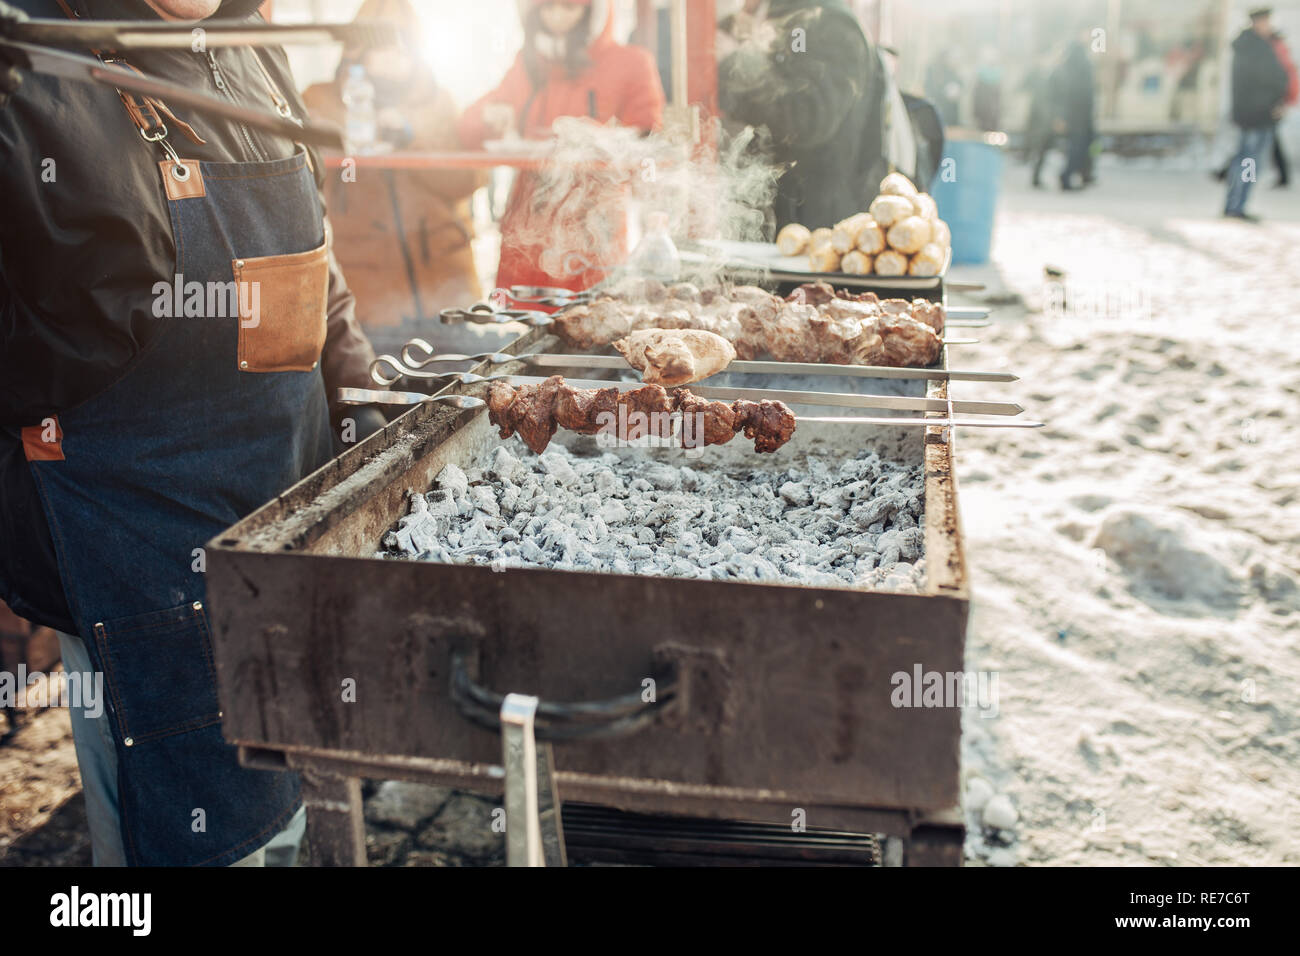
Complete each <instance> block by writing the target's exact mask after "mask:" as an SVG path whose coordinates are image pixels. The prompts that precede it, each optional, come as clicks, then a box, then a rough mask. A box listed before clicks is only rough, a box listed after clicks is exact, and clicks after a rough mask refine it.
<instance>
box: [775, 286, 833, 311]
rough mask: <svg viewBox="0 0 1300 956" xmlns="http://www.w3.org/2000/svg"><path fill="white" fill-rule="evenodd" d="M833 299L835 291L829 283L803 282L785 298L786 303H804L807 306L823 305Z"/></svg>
mask: <svg viewBox="0 0 1300 956" xmlns="http://www.w3.org/2000/svg"><path fill="white" fill-rule="evenodd" d="M833 298H835V289H834V287H833V286H831V284H830V283H829V282H805V283H804V284H803V285H801V286H798V287H797V288H796V289H795V290H794V291H793V292H791V293H790V294H789V295H788V296H786V297H785V300H786V301H787V302H805V303H807V304H808V305H825V304H826V303H827V302H829V301H830V300H831V299H833Z"/></svg>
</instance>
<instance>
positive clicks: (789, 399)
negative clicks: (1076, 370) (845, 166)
mask: <svg viewBox="0 0 1300 956" xmlns="http://www.w3.org/2000/svg"><path fill="white" fill-rule="evenodd" d="M421 377H423V378H426V379H442V380H446V381H447V382H449V383H451V382H455V383H458V384H461V385H479V384H482V383H484V382H509V383H510V384H511V385H540V384H542V383H543V382H545V381H546V379H545V378H538V377H535V376H530V375H490V376H483V375H475V374H473V373H472V372H447V373H444V374H437V373H431V372H425V373H422V374H421ZM565 384H567V385H571V386H573V387H574V388H593V389H601V388H617V389H618V390H619V391H623V392H625V391H629V390H631V389H636V388H641V387H642V386H643V385H644V384H645V383H644V382H608V381H601V380H592V379H566V380H565ZM685 387H688V388H689V389H690V391H691V394H693V395H695V396H697V397H699V398H707V399H718V400H721V401H735V400H737V399H740V400H746V401H751V402H762V401H772V402H785V403H786V404H788V405H828V406H832V407H843V408H888V409H893V410H896V411H910V412H947V413H948V415H949V417H950V418H951V417H952V413H953V412H965V413H968V414H971V415H1019V414H1020V413H1021V412H1023V411H1024V409H1023V408H1022V407H1021V406H1019V405H1017V404H1015V403H1014V402H953V401H945V400H944V399H938V398H908V397H903V396H897V395H853V394H848V393H843V392H801V391H785V390H780V389H768V388H717V387H714V386H708V385H698V384H692V385H690V386H685ZM348 391H349V392H350V393H355V394H358V395H359V394H363V393H368V394H375V395H412V394H414V395H416V396H419V400H420V401H423V395H422V394H421V393H419V392H414V393H412V392H382V391H377V390H371V389H349V390H348ZM340 400H344V398H343V395H342V393H340ZM376 401H382V399H376ZM362 404H364V403H362ZM387 404H394V405H402V404H407V402H405V401H401V400H399V401H391V402H387Z"/></svg>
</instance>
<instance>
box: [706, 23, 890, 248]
mask: <svg viewBox="0 0 1300 956" xmlns="http://www.w3.org/2000/svg"><path fill="white" fill-rule="evenodd" d="M795 31H802V32H801V33H796V32H795ZM730 36H731V40H730V41H728V42H727V45H723V43H722V42H721V41H723V40H725V39H726V38H727V37H728V34H726V33H720V34H719V40H720V44H719V49H718V54H719V56H720V57H721V63H720V64H719V67H718V100H719V104H720V106H721V107H722V111H723V112H724V113H725V114H726V115H727V117H728V118H729V119H731V120H734V121H736V122H739V123H748V124H750V125H752V126H755V127H762V126H765V127H767V129H768V130H769V131H770V133H771V148H770V152H771V159H772V160H773V161H774V162H776V163H779V164H781V165H785V166H787V167H789V168H788V171H787V172H786V173H785V174H784V175H783V176H782V177H781V179H780V181H779V182H778V183H777V194H776V200H775V203H774V207H773V212H774V215H775V223H774V225H775V227H776V228H777V229H780V228H781V227H783V226H785V225H787V224H788V223H792V222H798V223H802V224H803V225H805V226H807V227H808V228H809V229H816V228H819V227H823V226H827V227H828V226H832V225H834V224H835V223H836V222H839V221H840V220H841V219H843V218H844V216H845V215H847V214H848V213H850V212H852V211H854V210H859V209H865V208H866V207H867V206H868V205H870V203H871V200H872V198H873V197H874V196H875V195H876V191H877V187H878V186H879V183H880V179H881V177H882V176H883V175H884V173H885V172H888V171H889V168H888V165H887V163H886V161H884V160H883V157H884V155H885V152H886V142H885V138H884V136H883V135H882V113H883V110H884V104H885V103H886V102H890V103H891V106H893V107H896V109H897V116H898V117H900V118H901V122H902V123H904V124H907V127H908V131H909V133H910V129H911V127H910V118H909V117H908V114H907V109H906V107H905V105H904V104H903V102H902V100H901V98H900V97H897V96H896V95H895V97H894V99H893V100H892V102H891V101H890V100H889V99H888V98H887V96H886V92H887V90H889V89H890V86H889V79H888V78H887V77H886V75H885V67H884V64H883V63H882V61H881V59H880V55H879V53H878V52H877V50H876V48H875V47H874V46H873V45H872V44H871V43H870V41H868V40H867V38H866V36H865V35H864V34H863V32H862V27H861V26H860V25H859V23H858V21H857V18H856V17H855V16H854V14H853V12H852V11H851V10H850V9H849V7H848V6H847V5H846V4H845V3H844V2H842V0H770V2H755V0H748V2H746V4H745V8H744V11H743V18H742V15H741V14H737V24H736V25H735V26H734V27H733V29H732V31H731V34H730ZM792 37H793V38H798V40H799V41H800V43H801V46H802V51H800V50H792V43H793V42H794V41H792ZM913 153H915V147H914V146H913ZM913 158H914V157H913ZM882 170H883V171H882Z"/></svg>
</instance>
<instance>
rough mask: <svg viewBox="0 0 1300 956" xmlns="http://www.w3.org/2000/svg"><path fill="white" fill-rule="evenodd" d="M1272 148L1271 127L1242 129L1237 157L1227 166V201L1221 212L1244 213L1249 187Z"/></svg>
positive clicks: (1257, 176) (1256, 177)
mask: <svg viewBox="0 0 1300 956" xmlns="http://www.w3.org/2000/svg"><path fill="white" fill-rule="evenodd" d="M1272 148H1273V127H1271V126H1252V127H1242V130H1241V140H1240V141H1239V142H1238V144H1237V155H1236V156H1234V157H1232V162H1230V163H1229V164H1228V199H1227V202H1226V203H1225V204H1224V207H1223V211H1224V212H1225V213H1229V214H1232V215H1236V214H1238V213H1242V212H1245V211H1246V199H1247V197H1249V196H1250V187H1251V186H1253V185H1254V184H1255V180H1256V179H1258V178H1259V172H1260V165H1261V164H1262V163H1263V161H1264V158H1265V157H1266V156H1268V153H1269V150H1271V149H1272Z"/></svg>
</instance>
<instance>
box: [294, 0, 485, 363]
mask: <svg viewBox="0 0 1300 956" xmlns="http://www.w3.org/2000/svg"><path fill="white" fill-rule="evenodd" d="M357 19H358V20H370V19H376V20H396V21H398V22H399V23H401V24H402V34H403V36H406V37H412V36H420V35H421V33H422V26H421V23H420V19H419V17H418V16H417V14H416V12H415V8H414V7H413V6H412V3H411V0H366V2H365V3H363V4H362V5H361V10H360V12H358V14H357ZM358 65H360V66H361V67H362V68H363V69H364V72H365V77H366V78H367V79H368V80H369V82H370V83H371V84H372V85H373V87H374V94H375V97H374V99H375V105H376V107H377V113H376V119H377V127H378V137H379V140H380V142H381V143H384V144H387V146H388V147H389V148H391V149H395V150H419V151H431V152H432V151H439V150H457V149H460V148H461V146H460V139H459V138H458V136H457V134H456V121H457V118H458V117H457V111H456V106H455V104H454V103H453V102H452V98H451V94H450V93H448V92H447V91H446V90H445V89H443V88H441V87H440V86H439V85H438V83H437V80H436V79H435V78H434V75H433V69H432V67H431V66H430V64H429V63H428V62H427V61H425V60H424V59H422V58H421V57H420V56H419V55H418V51H417V49H416V48H414V47H410V46H401V47H395V48H385V49H369V50H365V49H363V48H361V47H357V46H353V47H346V48H345V49H344V50H343V57H342V59H341V61H340V62H339V67H338V72H337V73H336V74H335V78H334V80H333V82H330V83H319V84H317V85H315V86H312V87H310V88H308V89H307V91H306V92H305V93H304V94H303V101H304V102H305V103H306V104H307V108H308V110H310V112H311V113H312V115H313V116H316V117H319V118H321V119H324V120H328V121H330V122H334V123H337V124H338V125H339V126H345V125H346V116H347V107H346V106H345V104H344V92H345V90H344V88H345V85H346V84H347V81H348V78H349V76H351V75H353V68H354V67H356V66H358ZM354 172H355V173H356V175H355V179H353V178H352V177H348V179H345V178H344V177H343V176H341V175H337V174H336V175H332V176H329V177H327V179H326V183H327V185H326V188H325V198H326V202H327V204H328V208H329V211H330V220H331V222H332V224H333V226H334V248H335V250H336V253H337V255H338V258H339V262H340V264H341V265H342V266H343V268H344V269H345V270H346V271H347V275H348V277H349V279H350V280H351V283H352V291H353V293H354V294H355V295H356V297H357V315H358V317H359V318H360V320H361V323H362V325H363V326H365V327H367V328H368V330H370V332H371V334H372V335H375V336H376V337H377V338H379V337H380V336H381V335H382V332H383V328H382V327H385V326H388V327H393V330H394V333H397V328H396V327H399V326H403V325H409V324H410V322H412V321H414V322H415V323H417V324H419V325H420V326H421V328H419V330H418V334H420V335H423V336H424V337H426V338H429V337H430V336H431V335H432V336H434V338H435V339H436V337H437V335H438V331H437V330H438V329H441V328H444V327H443V326H442V325H441V324H440V323H438V322H437V316H438V311H439V310H440V309H443V308H448V307H453V306H464V305H467V304H469V303H471V302H475V301H478V300H479V299H480V298H482V294H483V293H482V288H481V286H480V283H479V278H478V270H477V269H476V268H475V263H474V250H473V248H472V246H471V241H472V240H473V237H474V233H473V228H474V226H473V218H472V216H471V213H470V197H471V196H472V195H473V193H474V190H476V189H477V188H478V187H479V186H482V185H484V184H485V183H486V182H487V176H486V174H485V173H483V172H479V171H475V170H441V169H435V170H428V169H410V170H406V169H403V170H394V169H367V168H364V167H363V168H359V169H356V170H354ZM410 334H412V330H411V329H409V328H407V329H404V330H402V332H401V333H400V334H397V337H398V338H401V337H403V336H405V337H406V338H409V337H410ZM381 341H382V339H381Z"/></svg>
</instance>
